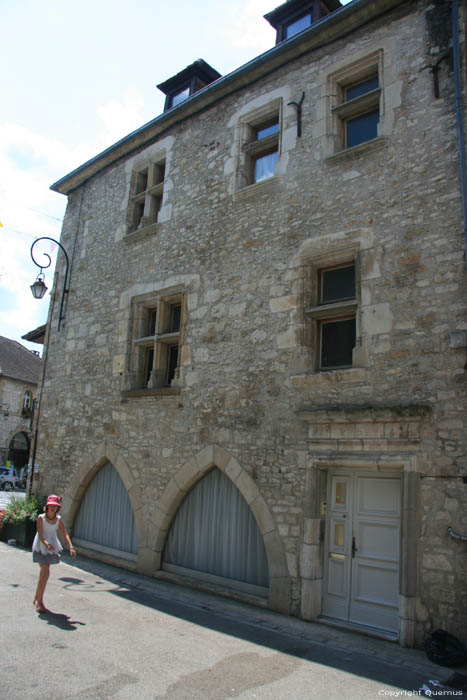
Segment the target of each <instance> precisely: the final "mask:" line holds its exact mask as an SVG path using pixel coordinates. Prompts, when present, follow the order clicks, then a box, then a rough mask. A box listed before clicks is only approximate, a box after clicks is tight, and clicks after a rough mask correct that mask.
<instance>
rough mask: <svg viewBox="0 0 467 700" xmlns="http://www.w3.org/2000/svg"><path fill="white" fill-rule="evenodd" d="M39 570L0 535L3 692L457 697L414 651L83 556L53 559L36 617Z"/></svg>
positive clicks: (207, 699)
mask: <svg viewBox="0 0 467 700" xmlns="http://www.w3.org/2000/svg"><path fill="white" fill-rule="evenodd" d="M67 561H68V560H67ZM69 561H71V560H69ZM37 568H38V567H37V566H36V565H34V564H33V563H32V560H31V555H30V553H29V552H27V551H25V550H22V549H20V548H16V547H11V546H8V545H6V544H4V543H0V571H1V576H0V610H1V618H0V619H1V624H0V649H1V666H0V669H1V672H0V698H1V699H2V700H113V699H115V700H156V699H157V700H226V699H227V698H241V699H248V700H250V699H253V698H255V699H257V700H315V699H316V700H324V699H326V700H327V699H329V700H334V699H338V698H339V699H341V698H345V699H347V698H349V699H352V700H354V699H357V698H358V699H363V700H365V699H366V698H368V699H370V698H371V699H372V700H376V699H378V698H392V697H401V698H403V697H415V696H418V694H419V692H418V691H419V689H420V688H422V687H423V686H425V688H429V689H431V691H436V692H438V693H439V694H441V693H440V691H441V690H442V691H443V695H442V696H443V697H464V696H463V695H462V694H460V695H458V694H456V693H458V692H460V691H456V690H455V689H454V688H452V687H448V686H445V685H443V686H442V687H441V686H436V685H434V684H433V683H431V684H430V681H439V682H441V681H443V682H445V681H446V680H447V679H448V678H449V677H450V676H451V675H452V672H451V671H449V669H443V668H441V667H437V666H433V665H432V664H430V662H429V661H428V659H427V658H426V656H425V654H424V653H423V652H421V651H417V650H407V649H401V648H400V647H398V646H397V645H395V644H392V643H390V642H384V641H381V640H374V639H370V638H367V637H363V636H361V635H356V634H353V633H350V632H342V631H340V630H335V629H332V628H328V627H325V626H323V625H318V624H310V623H305V622H302V621H299V620H295V619H292V618H288V617H285V616H282V615H279V614H277V613H272V612H270V611H266V610H261V609H258V608H252V607H249V606H246V605H242V604H240V603H235V602H233V601H227V600H224V599H222V598H218V597H215V596H211V595H208V594H205V593H200V592H196V591H191V590H189V589H186V588H182V587H179V586H174V585H172V584H170V583H168V582H164V581H156V580H153V579H148V578H145V577H141V576H136V575H133V574H129V573H127V572H124V571H121V570H119V569H115V568H113V567H110V566H105V565H102V564H99V563H97V562H92V561H90V560H87V559H84V558H82V559H79V560H78V561H77V562H74V563H73V565H71V564H68V563H66V562H65V561H63V562H62V563H61V564H59V565H58V566H55V567H52V570H51V577H50V581H49V584H48V587H47V591H46V597H45V602H46V604H47V606H48V607H49V608H50V610H51V611H53V612H50V613H47V614H43V615H39V614H37V613H36V611H35V609H34V607H33V604H32V600H33V593H34V589H35V585H36V579H37V573H38V572H37ZM433 697H436V696H435V695H433Z"/></svg>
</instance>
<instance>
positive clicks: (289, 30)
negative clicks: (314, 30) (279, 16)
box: [284, 12, 311, 39]
mask: <svg viewBox="0 0 467 700" xmlns="http://www.w3.org/2000/svg"><path fill="white" fill-rule="evenodd" d="M310 26H311V12H307V13H306V14H305V15H302V17H299V18H298V19H295V20H293V21H292V22H289V23H288V24H286V25H285V26H284V39H290V37H291V36H295V34H298V33H299V32H301V31H303V30H304V29H306V28H307V27H310Z"/></svg>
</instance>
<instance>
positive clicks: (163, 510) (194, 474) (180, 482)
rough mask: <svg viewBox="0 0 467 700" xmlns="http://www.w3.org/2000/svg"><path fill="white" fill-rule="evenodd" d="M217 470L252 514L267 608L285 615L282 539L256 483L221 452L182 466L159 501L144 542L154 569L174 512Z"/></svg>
mask: <svg viewBox="0 0 467 700" xmlns="http://www.w3.org/2000/svg"><path fill="white" fill-rule="evenodd" d="M214 467H217V468H218V469H219V470H220V471H221V472H223V473H224V474H225V475H226V476H227V477H229V479H231V481H233V482H234V484H235V486H236V487H237V488H238V490H239V491H240V493H241V494H242V496H243V498H244V499H245V501H246V502H247V503H248V505H249V507H250V508H251V510H252V511H253V514H254V516H255V519H256V522H257V524H258V528H259V530H260V532H261V535H262V537H263V541H264V546H265V549H266V555H267V559H268V566H269V581H270V582H269V599H268V601H269V606H270V607H271V608H273V609H275V610H280V611H281V612H286V613H288V612H289V609H290V596H289V586H290V577H289V573H288V569H287V561H286V556H285V551H284V545H283V542H282V538H281V537H280V535H279V532H278V530H277V527H276V524H275V521H274V518H273V517H272V515H271V512H270V510H269V507H268V505H267V503H266V502H265V500H264V498H263V497H262V495H261V493H260V491H259V489H258V487H257V485H256V483H255V482H254V480H253V479H252V478H251V476H250V475H249V474H248V472H246V471H245V469H243V468H242V467H241V465H240V464H239V463H238V462H237V460H236V459H235V458H234V457H231V456H230V455H229V454H228V453H227V452H226V451H225V450H223V449H222V448H220V447H218V446H216V445H210V446H209V447H206V448H204V449H203V450H202V451H201V452H199V453H198V454H197V455H196V456H195V457H194V458H193V459H191V460H190V461H189V462H186V463H185V464H184V465H183V466H182V467H181V468H180V469H179V471H178V472H177V473H176V474H175V476H174V477H173V478H172V479H171V481H170V482H169V483H168V484H167V487H166V489H165V491H164V492H163V494H162V496H161V498H160V499H159V502H158V505H157V508H156V519H155V521H154V523H153V525H152V527H151V525H150V526H149V533H148V539H149V540H150V541H151V540H152V541H153V542H154V543H155V546H154V548H153V552H154V555H155V558H154V568H155V569H160V567H161V559H162V552H163V549H164V545H165V541H166V538H167V534H168V531H169V528H170V525H171V522H172V519H173V518H174V516H175V514H176V513H177V510H178V508H179V506H180V504H181V502H182V501H183V499H184V498H185V496H186V495H187V494H188V493H189V491H190V490H191V489H192V487H193V486H194V485H195V484H196V483H197V482H198V481H199V480H200V479H202V478H203V476H205V475H206V474H207V473H208V472H209V471H210V470H211V469H213V468H214Z"/></svg>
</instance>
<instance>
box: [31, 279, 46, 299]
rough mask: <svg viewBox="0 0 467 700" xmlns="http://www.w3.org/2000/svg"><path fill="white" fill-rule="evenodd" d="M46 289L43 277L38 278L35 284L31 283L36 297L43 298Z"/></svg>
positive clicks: (33, 294)
mask: <svg viewBox="0 0 467 700" xmlns="http://www.w3.org/2000/svg"><path fill="white" fill-rule="evenodd" d="M46 291H47V287H46V286H45V284H44V281H43V280H41V279H37V280H36V281H35V282H34V284H31V292H32V296H33V297H34V299H42V297H43V296H44V294H45V293H46Z"/></svg>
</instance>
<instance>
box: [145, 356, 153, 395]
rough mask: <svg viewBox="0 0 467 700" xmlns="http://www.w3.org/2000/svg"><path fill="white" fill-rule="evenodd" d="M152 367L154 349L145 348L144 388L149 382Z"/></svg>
mask: <svg viewBox="0 0 467 700" xmlns="http://www.w3.org/2000/svg"><path fill="white" fill-rule="evenodd" d="M153 365H154V348H146V357H145V368H144V377H145V383H144V386H147V385H148V383H149V380H150V379H151V373H152V368H153Z"/></svg>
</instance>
